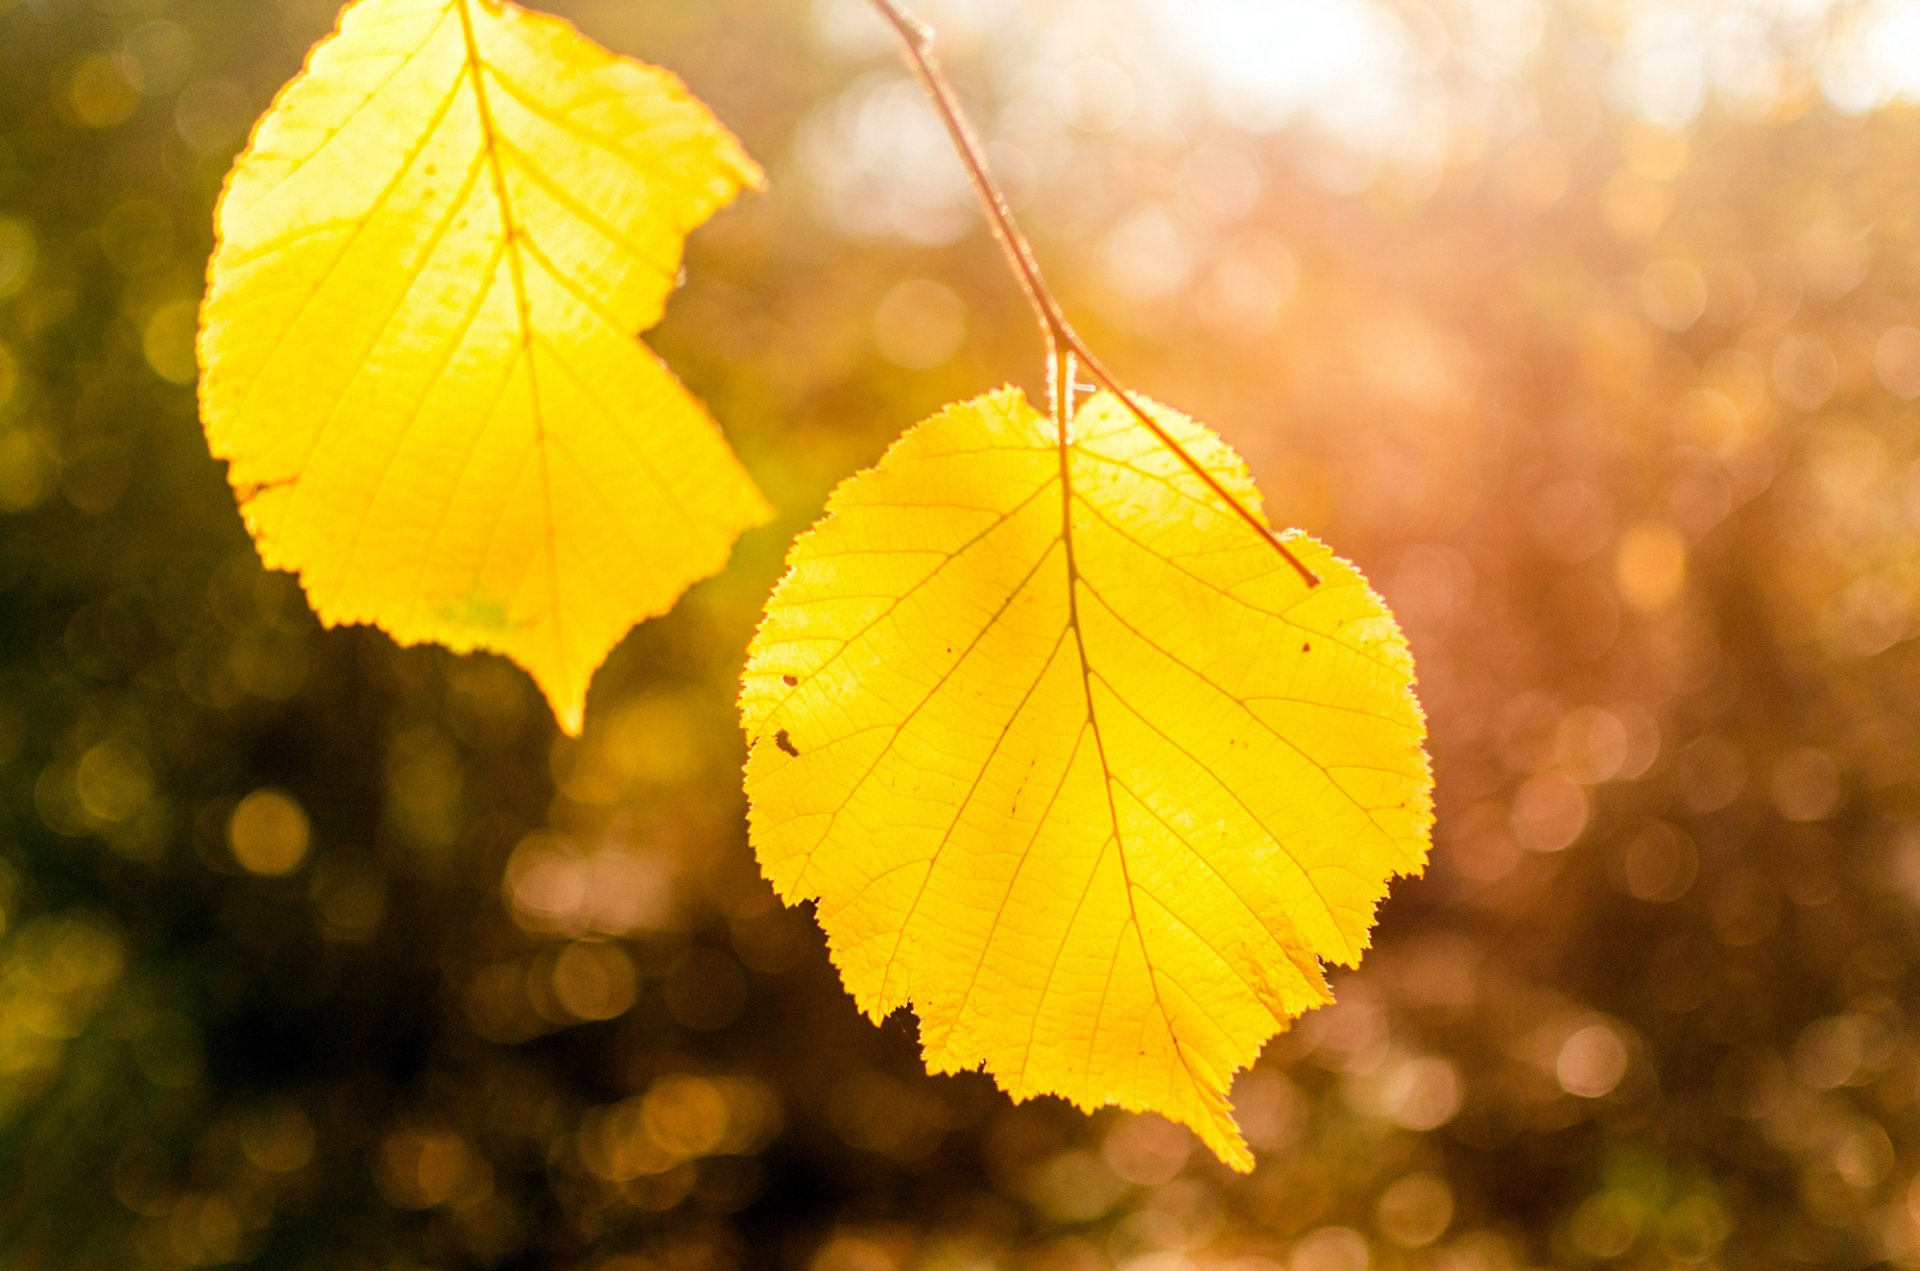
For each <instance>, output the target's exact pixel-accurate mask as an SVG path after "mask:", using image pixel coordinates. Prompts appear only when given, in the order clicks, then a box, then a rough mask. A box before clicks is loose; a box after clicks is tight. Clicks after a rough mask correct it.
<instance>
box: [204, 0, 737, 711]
mask: <svg viewBox="0 0 1920 1271" xmlns="http://www.w3.org/2000/svg"><path fill="white" fill-rule="evenodd" d="M760 181H761V175H760V171H759V169H758V168H757V167H756V166H755V165H754V163H753V161H752V160H751V159H749V158H748V157H747V156H746V154H745V153H744V152H743V151H742V150H741V149H740V146H739V143H738V142H736V141H735V140H734V139H733V137H732V136H731V135H730V134H728V133H727V131H726V130H725V129H724V128H722V127H721V126H720V125H719V124H718V123H717V122H716V121H715V120H714V119H713V117H712V116H711V115H710V114H709V113H708V112H707V110H706V109H705V107H703V106H702V105H701V104H700V103H699V102H698V101H697V100H695V99H694V98H693V97H692V96H691V95H690V94H689V93H688V92H687V91H686V89H685V87H684V86H682V85H681V84H680V82H679V81H678V80H676V79H675V78H674V77H673V76H671V75H669V74H668V73H667V72H665V71H662V70H659V69H657V68H655V67H650V66H645V65H642V64H641V63H638V62H634V61H631V60H628V59H626V58H621V57H616V56H615V55H613V54H612V53H609V52H607V51H606V50H605V49H602V48H600V47H599V46H598V45H596V44H594V43H592V42H591V41H589V40H587V39H585V38H584V37H582V36H581V35H580V34H579V33H578V32H576V31H575V30H574V29H573V28H572V27H570V26H568V25H567V24H566V23H564V22H561V21H559V20H558V19H556V18H551V17H546V16H542V15H538V14H533V13H528V12H526V11H524V10H522V9H519V8H516V7H514V6H513V5H511V4H503V3H496V2H494V0H355V3H353V4H350V5H348V6H347V8H346V9H345V11H344V12H343V14H342V16H341V20H340V27H339V30H338V31H337V32H336V33H335V34H334V35H332V36H330V37H328V38H327V39H326V40H324V41H322V42H321V43H320V44H319V45H318V46H317V47H316V48H315V50H314V52H313V55H312V57H311V58H310V59H309V61H308V64H307V68H306V69H305V70H304V71H303V72H301V74H300V75H299V76H298V77H297V78H295V79H294V80H293V82H292V83H291V84H289V85H288V86H287V88H286V89H285V90H284V91H283V92H282V93H281V95H280V97H279V99H278V100H277V101H276V102H275V103H274V105H273V108H272V109H271V110H269V111H268V112H267V114H266V116H265V117H264V118H263V119H262V120H261V122H260V124H259V126H258V128H257V129H256V130H255V132H254V136H253V140H252V142H251V144H250V145H249V146H248V148H247V151H246V153H244V154H243V155H242V156H241V157H240V160H239V162H238V163H237V164H236V165H235V166H234V169H233V172H232V174H231V175H230V176H229V177H228V180H227V187H226V191H225V193H224V194H223V196H222V198H221V202H220V211H219V216H218V225H217V229H218V233H219V245H218V247H217V249H216V250H215V252H214V256H213V261H212V264H211V266H210V268H209V286H208V292H207V298H206V301H205V304H204V307H203V309H202V313H201V332H200V341H199V354H200V366H201V378H200V403H201V414H202V418H203V420H204V422H205V425H206V430H207V439H208V442H209V444H210V445H211V447H212V450H213V453H214V455H215V456H216V457H217V458H221V459H225V460H227V461H228V463H229V470H228V476H229V479H230V480H231V482H232V484H233V487H234V490H235V492H236V494H237V495H238V496H239V498H240V501H241V504H242V508H243V511H244V514H245V517H246V521H247V526H248V528H249V529H250V530H251V531H252V533H253V535H254V537H255V539H256V540H257V541H258V543H259V546H260V552H261V555H262V557H263V558H264V559H265V561H266V562H267V563H268V564H269V565H272V566H275V567H277V568H281V569H289V570H294V571H296V572H298V573H299V575H300V580H301V582H302V584H303V585H304V586H305V587H306V590H307V594H308V596H309V598H310V599H311V600H312V603H313V606H314V609H315V610H316V612H318V613H319V615H320V617H321V619H322V620H323V621H326V622H328V623H347V622H372V623H376V624H378V625H379V626H381V627H383V628H385V629H386V630H387V631H389V632H390V633H392V634H393V635H394V637H395V638H397V639H399V640H401V641H402V642H405V643H412V642H415V641H422V640H433V641H438V642H440V643H442V644H446V645H449V646H451V647H452V648H455V649H459V650H468V649H475V648H484V649H493V650H497V651H499V652H501V653H505V654H507V655H508V656H509V657H511V658H513V659H514V660H515V661H516V662H518V663H520V664H521V665H522V666H524V667H526V668H527V669H528V670H529V671H531V672H532V673H533V676H534V678H535V679H536V680H537V681H538V682H539V683H540V686H541V688H542V689H543V690H544V691H545V692H546V695H547V697H548V699H549V700H550V701H551V702H552V703H553V707H554V710H555V713H556V714H557V715H558V716H559V718H560V722H561V724H562V725H563V726H564V727H565V728H566V729H567V730H568V731H570V732H577V731H578V730H579V727H580V722H581V713H582V710H583V708H584V704H585V699H586V692H587V682H588V680H589V679H590V678H591V676H592V674H593V671H594V669H595V668H596V667H597V666H598V665H599V664H600V662H601V660H602V659H604V658H605V656H606V654H607V651H608V650H609V649H611V648H612V647H613V645H614V644H615V643H616V642H617V641H618V640H619V639H620V637H621V636H623V635H625V634H626V632H627V630H628V628H630V627H631V626H632V625H633V624H634V623H635V622H638V621H640V620H641V619H643V618H646V617H649V616H651V615H654V614H657V613H661V612H663V611H665V610H666V609H668V608H669V607H671V606H672V604H673V602H674V601H675V600H676V599H677V598H678V597H679V595H680V593H681V592H682V591H684V590H685V589H686V588H687V587H688V586H689V585H690V584H691V583H693V582H694V581H695V580H697V579H699V578H703V577H705V576H706V575H708V574H711V573H713V572H715V571H716V570H718V569H719V568H720V567H721V566H722V565H724V564H725V563H726V558H727V554H728V552H729V551H730V550H731V548H732V544H733V540H734V539H735V538H736V537H737V536H738V535H739V533H740V532H741V531H742V530H744V529H746V528H747V527H749V526H752V525H755V524H759V523H760V522H763V521H765V520H766V519H767V517H768V515H769V511H768V508H767V506H766V504H765V502H764V501H763V500H762V499H761V497H760V494H759V492H758V491H757V490H756V489H755V488H754V486H753V483H752V481H751V480H750V479H749V478H748V477H747V475H746V473H745V472H744V471H743V470H742V469H741V468H740V465H739V463H738V462H737V461H736V460H735V458H734V457H733V454H732V452H731V451H730V450H729V449H728V448H727V445H726V442H725V441H724V440H723V439H722V438H721V436H720V433H719V430H718V429H717V428H716V427H715V426H714V424H713V421H712V420H711V419H710V418H708V416H707V414H706V412H705V410H704V409H703V408H702V407H701V406H700V404H699V402H697V401H696V400H695V399H694V398H693V397H692V396H691V395H689V394H688V393H687V391H686V390H685V389H684V388H682V387H681V385H680V384H679V382H678V381H677V380H675V379H674V377H673V375H672V373H671V372H670V371H668V370H667V368H666V367H665V366H664V365H662V364H661V362H660V361H659V359H658V358H656V357H654V356H653V354H652V353H651V352H649V351H648V350H647V349H646V348H645V347H644V346H642V345H641V344H640V343H639V342H638V341H637V340H636V339H635V338H634V336H635V334H636V333H637V332H638V331H640V330H643V329H644V328H646V327H648V326H651V325H652V324H653V323H654V322H656V321H658V319H659V317H660V313H661V310H662V307H663V306H664V305H665V303H666V299H667V297H668V295H669V294H670V293H671V292H672V290H673V287H674V281H675V278H676V277H677V275H678V271H679V268H680V254H681V246H682V242H683V240H684V238H685V236H686V234H687V233H688V232H689V231H690V230H691V229H693V228H694V227H695V226H697V225H699V224H700V223H701V222H702V221H704V220H706V219H707V218H708V217H709V216H711V215H712V214H713V213H714V212H715V211H716V210H718V209H719V208H720V207H721V206H723V205H724V204H726V203H727V202H728V201H729V200H730V199H732V198H733V196H734V195H735V194H736V193H737V192H738V191H739V189H740V188H741V187H742V186H750V185H758V184H759V183H760Z"/></svg>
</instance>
